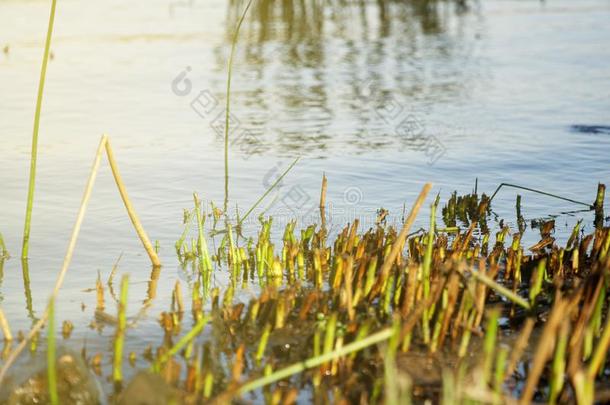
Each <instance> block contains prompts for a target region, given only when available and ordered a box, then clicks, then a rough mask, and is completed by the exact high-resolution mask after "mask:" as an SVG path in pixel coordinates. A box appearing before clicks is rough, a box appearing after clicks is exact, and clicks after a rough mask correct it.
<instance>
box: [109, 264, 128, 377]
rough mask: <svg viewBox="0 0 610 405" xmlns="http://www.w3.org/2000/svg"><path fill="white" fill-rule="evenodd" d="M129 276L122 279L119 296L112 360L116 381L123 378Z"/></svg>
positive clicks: (113, 374) (113, 375)
mask: <svg viewBox="0 0 610 405" xmlns="http://www.w3.org/2000/svg"><path fill="white" fill-rule="evenodd" d="M128 287H129V277H128V276H127V274H126V275H124V276H123V278H122V279H121V295H120V298H119V311H118V316H117V318H118V321H119V322H118V324H117V330H116V337H115V340H114V358H113V361H112V379H113V380H114V382H121V381H122V380H123V372H122V367H123V347H124V345H125V329H126V328H127V314H126V313H127V289H128Z"/></svg>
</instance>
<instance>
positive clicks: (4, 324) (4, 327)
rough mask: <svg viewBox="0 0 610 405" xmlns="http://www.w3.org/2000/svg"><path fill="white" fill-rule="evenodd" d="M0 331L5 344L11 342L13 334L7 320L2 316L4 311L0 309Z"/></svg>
mask: <svg viewBox="0 0 610 405" xmlns="http://www.w3.org/2000/svg"><path fill="white" fill-rule="evenodd" d="M0 330H1V331H2V334H3V335H4V341H5V342H10V341H11V340H13V334H12V333H11V328H10V326H9V324H8V320H7V319H6V316H4V311H2V308H0Z"/></svg>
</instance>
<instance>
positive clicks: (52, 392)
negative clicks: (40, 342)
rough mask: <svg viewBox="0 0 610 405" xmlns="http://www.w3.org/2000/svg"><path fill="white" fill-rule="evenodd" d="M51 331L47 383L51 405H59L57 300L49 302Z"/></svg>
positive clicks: (48, 346) (48, 335)
mask: <svg viewBox="0 0 610 405" xmlns="http://www.w3.org/2000/svg"><path fill="white" fill-rule="evenodd" d="M48 328H49V330H48V331H47V382H48V390H49V399H50V401H51V404H53V405H58V404H59V397H58V395H57V370H56V368H55V365H56V364H55V361H56V360H55V357H56V356H55V300H54V299H53V298H51V299H50V300H49V325H48Z"/></svg>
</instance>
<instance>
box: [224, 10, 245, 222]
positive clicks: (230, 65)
mask: <svg viewBox="0 0 610 405" xmlns="http://www.w3.org/2000/svg"><path fill="white" fill-rule="evenodd" d="M250 5H252V0H249V1H248V4H247V5H246V8H245V9H244V12H243V13H242V15H241V18H240V19H239V21H238V23H237V27H236V28H235V33H234V34H233V40H232V43H231V55H230V56H229V62H228V67H227V102H226V107H225V156H224V158H225V201H224V210H223V211H224V212H225V214H226V212H227V208H228V205H229V116H230V108H231V74H232V71H233V57H234V56H235V48H237V38H238V37H239V29H240V28H241V24H242V23H243V22H244V19H245V18H246V14H247V13H248V9H249V8H250Z"/></svg>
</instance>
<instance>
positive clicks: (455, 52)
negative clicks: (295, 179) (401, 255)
mask: <svg viewBox="0 0 610 405" xmlns="http://www.w3.org/2000/svg"><path fill="white" fill-rule="evenodd" d="M246 4H247V2H245V1H231V2H230V4H229V8H228V11H227V14H228V17H227V20H228V21H231V22H232V23H231V24H228V25H227V32H226V36H227V41H230V40H231V38H232V37H233V34H234V32H233V27H234V26H235V24H236V23H237V21H238V19H239V17H240V16H241V12H242V10H243V9H244V7H245V5H246ZM468 10H469V9H468V8H467V7H466V5H465V4H463V3H461V2H452V1H449V2H445V1H443V2H437V1H406V2H403V1H400V2H394V1H385V0H383V1H381V0H380V1H377V2H340V1H337V2H296V1H295V2H293V1H271V0H267V1H260V2H258V1H257V2H255V3H254V5H253V9H252V10H251V11H252V12H251V14H250V18H249V19H248V20H247V23H246V24H245V26H244V27H243V28H242V34H241V36H240V40H239V47H240V49H241V50H242V52H243V57H242V58H241V59H240V64H241V66H242V67H241V68H240V69H238V70H237V71H238V72H239V73H238V74H236V75H235V78H236V82H239V84H236V85H234V89H235V90H234V92H235V93H236V94H237V95H236V97H234V100H235V107H234V109H235V110H236V111H237V110H239V116H238V118H239V119H241V121H242V124H244V125H247V126H248V127H249V128H251V130H252V131H254V132H255V133H256V134H257V135H258V136H260V137H261V138H262V139H264V141H265V142H264V144H266V145H268V148H271V149H276V150H278V151H279V152H280V153H286V151H291V150H292V151H298V153H300V154H313V155H316V156H327V154H328V152H327V151H328V150H329V149H337V148H340V149H343V148H345V147H346V146H349V148H350V149H351V150H352V152H355V153H362V152H364V151H367V150H370V149H371V148H373V149H379V148H383V147H388V146H399V147H401V149H405V148H407V149H411V150H414V149H418V140H419V141H421V140H420V139H419V138H416V137H414V136H413V135H414V134H410V135H411V136H396V135H397V133H396V132H397V131H396V128H398V127H399V124H400V122H401V121H402V120H404V119H405V118H407V117H409V116H411V117H412V120H413V119H414V118H417V120H418V121H425V119H426V116H427V115H428V114H429V113H430V111H431V109H432V104H433V103H438V102H444V101H447V102H450V101H452V100H455V99H457V98H458V97H466V96H467V94H468V93H469V91H470V89H472V88H474V86H475V81H477V80H478V81H479V85H480V84H481V83H480V82H481V80H482V79H483V78H484V77H483V76H484V74H483V72H482V69H481V68H480V60H479V58H480V55H479V48H480V46H481V45H480V44H479V42H480V41H481V39H480V35H479V33H478V31H479V30H481V29H482V28H481V22H480V21H479V19H480V18H481V16H480V15H479V14H478V12H477V11H476V10H470V11H468ZM224 47H225V45H224V44H223V45H222V46H220V47H219V48H218V49H217V55H218V57H219V60H218V69H219V70H221V71H222V70H224V69H225V68H226V64H225V60H224V58H223V57H222V55H223V54H224V53H223V49H224ZM237 76H245V78H246V79H244V80H241V81H240V79H239V77H237ZM369 93H372V94H369ZM363 95H365V96H363ZM388 110H390V111H388ZM236 114H237V113H236ZM388 115H391V116H392V117H391V118H392V119H391V120H390V119H389V117H388ZM390 121H392V122H390ZM394 121H395V122H394ZM422 131H423V130H422ZM450 131H451V129H450ZM398 132H400V131H398ZM331 134H332V135H331ZM420 143H421V142H420ZM419 148H420V149H421V146H419Z"/></svg>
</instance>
